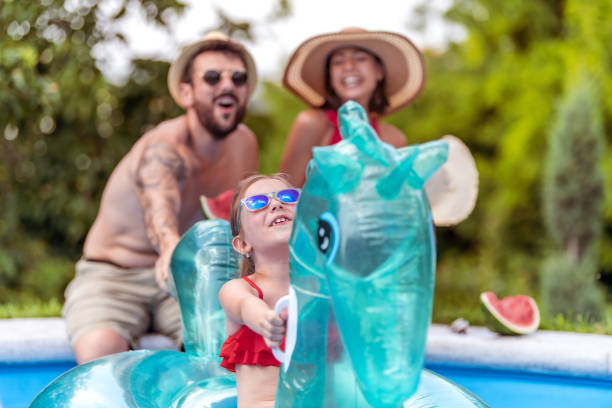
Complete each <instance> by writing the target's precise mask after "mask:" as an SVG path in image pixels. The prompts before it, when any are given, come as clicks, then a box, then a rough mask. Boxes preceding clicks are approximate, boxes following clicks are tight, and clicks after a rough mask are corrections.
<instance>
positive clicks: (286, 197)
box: [276, 188, 300, 204]
mask: <svg viewBox="0 0 612 408" xmlns="http://www.w3.org/2000/svg"><path fill="white" fill-rule="evenodd" d="M276 196H277V197H278V199H279V200H281V201H282V202H283V203H288V204H292V203H295V202H297V200H298V198H300V192H299V191H298V190H296V189H293V188H289V189H287V190H281V191H279V192H278V193H276Z"/></svg>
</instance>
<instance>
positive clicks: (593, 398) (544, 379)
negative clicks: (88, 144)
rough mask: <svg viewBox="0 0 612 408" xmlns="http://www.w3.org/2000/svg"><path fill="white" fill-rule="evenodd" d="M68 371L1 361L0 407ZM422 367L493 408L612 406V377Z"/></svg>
mask: <svg viewBox="0 0 612 408" xmlns="http://www.w3.org/2000/svg"><path fill="white" fill-rule="evenodd" d="M72 367H74V362H62V363H40V364H2V363H0V408H24V407H27V406H28V404H29V403H30V402H31V401H32V400H33V399H34V397H35V396H36V394H38V392H39V391H40V390H42V389H43V388H44V387H45V386H46V385H47V384H48V383H50V382H51V381H53V380H54V379H55V378H56V377H58V376H59V375H60V374H62V373H63V372H65V371H66V370H68V369H70V368H72ZM427 367H428V368H429V369H430V370H432V371H435V372H437V373H439V374H441V375H443V376H445V377H447V378H448V379H450V380H452V381H454V382H456V383H457V384H460V385H462V386H463V387H465V388H467V389H468V390H470V391H472V392H473V393H474V394H476V395H478V396H479V397H480V398H481V399H482V400H483V401H485V402H486V403H487V404H489V405H490V406H491V407H492V408H505V407H512V408H515V407H517V406H520V407H521V408H532V407H539V408H540V407H555V408H566V407H567V408H569V407H579V408H604V407H606V408H609V407H612V379H607V380H604V379H587V378H573V377H563V376H553V375H544V374H529V373H525V372H518V371H515V372H513V371H499V370H492V369H486V368H468V367H457V366H448V365H428V366H427ZM443 408H444V407H443Z"/></svg>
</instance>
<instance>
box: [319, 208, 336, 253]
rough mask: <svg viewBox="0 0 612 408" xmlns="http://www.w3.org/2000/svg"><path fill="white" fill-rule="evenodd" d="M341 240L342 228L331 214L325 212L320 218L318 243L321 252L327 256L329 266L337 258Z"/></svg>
mask: <svg viewBox="0 0 612 408" xmlns="http://www.w3.org/2000/svg"><path fill="white" fill-rule="evenodd" d="M339 238H340V227H339V226H338V221H336V217H334V215H333V214H332V213H330V212H325V213H323V214H322V215H321V216H320V217H319V223H318V226H317V243H318V246H319V251H321V252H323V253H324V254H327V255H328V256H327V261H326V263H327V264H329V263H330V262H332V261H333V260H334V258H335V257H336V252H338V244H339Z"/></svg>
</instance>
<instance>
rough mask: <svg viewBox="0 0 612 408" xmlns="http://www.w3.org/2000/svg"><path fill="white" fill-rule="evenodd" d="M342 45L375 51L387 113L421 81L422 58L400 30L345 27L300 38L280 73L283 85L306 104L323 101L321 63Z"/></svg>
mask: <svg viewBox="0 0 612 408" xmlns="http://www.w3.org/2000/svg"><path fill="white" fill-rule="evenodd" d="M342 47H359V48H363V49H365V50H367V51H369V52H371V53H372V54H374V55H376V56H377V57H378V58H380V60H381V61H382V63H383V64H384V69H385V82H386V86H385V94H386V96H387V99H388V100H389V106H388V107H387V109H386V110H385V112H384V115H388V114H390V113H392V112H395V111H397V110H399V109H401V108H403V107H404V106H406V105H408V104H409V103H410V102H411V101H412V100H413V99H414V98H416V96H417V95H418V94H419V93H420V92H421V90H422V89H423V86H424V84H425V62H424V59H423V55H422V54H421V52H420V51H419V50H418V49H417V47H416V46H415V45H414V44H413V43H412V42H411V41H410V40H409V39H408V38H406V37H404V36H403V35H401V34H397V33H391V32H386V31H367V30H364V29H361V28H346V29H344V30H342V31H340V32H337V33H328V34H322V35H317V36H315V37H312V38H309V39H307V40H306V41H304V42H303V43H302V44H301V45H300V46H299V47H298V48H297V49H296V50H295V52H294V53H293V55H292V56H291V59H290V60H289V63H288V64H287V67H286V68H285V74H284V76H283V85H285V86H286V87H287V88H288V89H289V90H290V91H291V92H293V93H294V94H296V95H297V96H298V97H300V98H301V99H302V100H303V101H304V102H306V103H307V104H308V105H310V106H312V107H315V108H320V107H321V106H322V105H323V104H324V103H325V97H326V90H325V63H326V61H327V58H328V57H329V56H330V54H331V53H332V52H333V51H334V50H336V49H338V48H342Z"/></svg>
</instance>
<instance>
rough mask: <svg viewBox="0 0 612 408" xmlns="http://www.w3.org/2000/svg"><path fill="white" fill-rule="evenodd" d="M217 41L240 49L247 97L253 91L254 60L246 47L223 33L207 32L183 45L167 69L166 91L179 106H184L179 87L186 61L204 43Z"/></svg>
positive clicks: (254, 85)
mask: <svg viewBox="0 0 612 408" xmlns="http://www.w3.org/2000/svg"><path fill="white" fill-rule="evenodd" d="M219 41H222V42H227V43H231V44H232V45H233V46H234V47H236V48H237V49H238V50H239V51H240V54H241V56H242V58H243V60H244V62H245V64H246V67H245V69H246V72H247V87H248V90H249V93H248V94H249V97H250V96H251V95H252V94H253V91H255V88H256V87H257V68H256V67H255V60H253V57H252V56H251V54H250V53H249V52H248V51H247V50H246V48H244V46H242V44H239V43H237V42H235V41H232V40H231V39H229V37H227V36H226V35H225V34H222V33H217V32H213V33H209V34H207V35H206V36H205V37H204V39H202V40H200V41H196V42H194V43H191V44H189V45H186V46H185V47H183V49H182V50H181V52H180V54H179V55H178V57H176V59H175V60H174V62H173V63H172V65H170V69H169V70H168V91H170V95H171V96H172V99H174V101H175V102H176V103H177V104H178V105H179V106H180V107H181V108H184V106H183V104H182V103H181V98H180V93H179V89H180V84H181V78H182V76H183V72H185V67H186V66H187V62H188V61H189V59H190V58H191V57H192V56H193V55H194V54H195V53H197V52H198V51H199V50H200V49H201V48H202V47H203V46H205V45H206V44H209V43H211V42H219Z"/></svg>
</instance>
